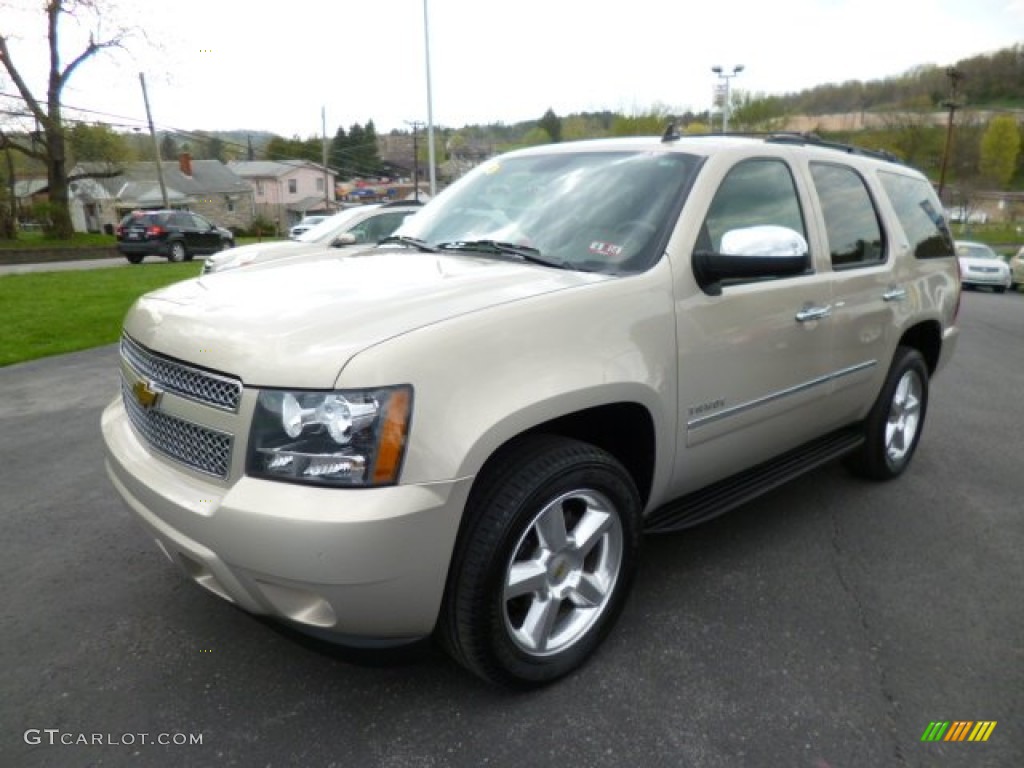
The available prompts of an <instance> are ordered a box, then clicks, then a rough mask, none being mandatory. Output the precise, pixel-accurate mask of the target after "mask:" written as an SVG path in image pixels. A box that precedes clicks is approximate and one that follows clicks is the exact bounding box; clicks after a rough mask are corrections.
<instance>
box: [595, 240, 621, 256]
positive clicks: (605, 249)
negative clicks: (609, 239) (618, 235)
mask: <svg viewBox="0 0 1024 768" xmlns="http://www.w3.org/2000/svg"><path fill="white" fill-rule="evenodd" d="M589 250H590V252H591V253H593V254H596V255H597V256H606V257H608V258H611V259H615V258H618V257H619V256H621V255H622V246H621V245H615V243H605V242H603V241H601V240H594V241H593V242H592V243H591V244H590V249H589Z"/></svg>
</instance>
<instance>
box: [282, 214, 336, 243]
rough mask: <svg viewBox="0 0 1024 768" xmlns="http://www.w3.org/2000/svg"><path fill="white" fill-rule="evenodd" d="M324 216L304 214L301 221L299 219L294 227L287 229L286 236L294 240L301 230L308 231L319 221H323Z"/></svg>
mask: <svg viewBox="0 0 1024 768" xmlns="http://www.w3.org/2000/svg"><path fill="white" fill-rule="evenodd" d="M326 218H327V217H326V216H306V217H304V218H303V219H302V221H300V222H299V223H298V224H296V225H295V226H294V227H292V228H291V229H289V230H288V237H290V238H291V239H292V240H294V239H295V238H297V237H298V236H299V235H301V234H302V233H303V232H308V231H309V230H311V229H312V228H313V227H315V226H316V225H317V224H319V223H320V222H321V221H324V220H325V219H326Z"/></svg>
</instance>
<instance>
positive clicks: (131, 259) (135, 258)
mask: <svg viewBox="0 0 1024 768" xmlns="http://www.w3.org/2000/svg"><path fill="white" fill-rule="evenodd" d="M125 258H126V259H128V263H129V264H141V263H142V260H143V259H144V258H145V257H144V256H143V255H142V254H141V253H132V254H126V255H125Z"/></svg>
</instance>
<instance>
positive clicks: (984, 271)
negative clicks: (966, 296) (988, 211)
mask: <svg viewBox="0 0 1024 768" xmlns="http://www.w3.org/2000/svg"><path fill="white" fill-rule="evenodd" d="M956 255H957V258H958V259H959V260H960V283H961V285H963V287H964V288H975V287H977V286H981V285H987V286H989V287H990V288H992V290H994V291H995V292H996V293H1003V292H1005V291H1006V289H1007V288H1009V287H1010V286H1011V285H1012V284H1013V280H1012V279H1011V277H1010V265H1009V264H1007V263H1006V262H1005V261H1004V260H1003V258H1002V257H1001V256H1000V255H999V254H998V253H996V252H995V251H993V250H992V249H991V248H990V247H989V246H987V245H985V244H984V243H974V242H970V241H968V240H957V241H956Z"/></svg>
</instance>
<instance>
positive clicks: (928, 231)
mask: <svg viewBox="0 0 1024 768" xmlns="http://www.w3.org/2000/svg"><path fill="white" fill-rule="evenodd" d="M878 178H879V179H880V180H881V182H882V186H883V187H884V188H885V191H886V194H888V195H889V200H890V201H892V207H893V208H894V209H895V210H896V217H897V218H898V219H899V220H900V225H901V226H902V227H903V231H904V232H905V233H906V235H907V238H908V239H909V240H910V247H911V248H913V249H914V255H915V256H916V257H917V258H919V259H934V258H941V257H944V256H952V255H953V238H952V237H951V236H950V234H949V227H948V226H946V220H945V218H943V216H942V206H941V204H940V203H939V198H938V196H937V195H936V194H935V190H933V189H932V186H931V184H929V183H928V182H927V181H925V180H924V179H919V178H914V177H911V176H903V175H902V174H898V173H891V172H888V171H882V172H880V173H879V174H878Z"/></svg>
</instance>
